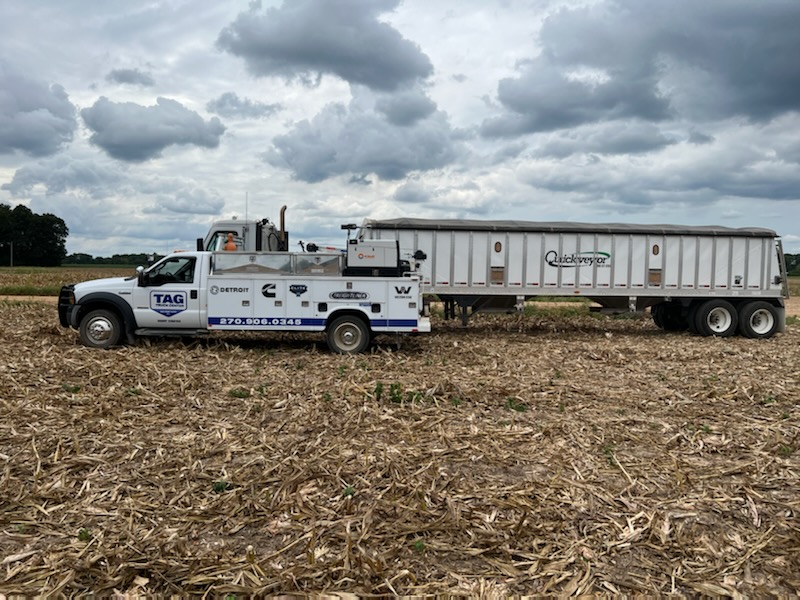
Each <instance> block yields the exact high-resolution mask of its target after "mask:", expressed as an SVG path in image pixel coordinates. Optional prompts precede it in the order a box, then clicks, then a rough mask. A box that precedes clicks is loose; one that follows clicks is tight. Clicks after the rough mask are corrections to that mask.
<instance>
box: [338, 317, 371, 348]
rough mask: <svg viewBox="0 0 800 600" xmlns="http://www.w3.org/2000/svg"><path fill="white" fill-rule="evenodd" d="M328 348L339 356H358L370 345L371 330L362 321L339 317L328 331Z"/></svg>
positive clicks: (355, 318)
mask: <svg viewBox="0 0 800 600" xmlns="http://www.w3.org/2000/svg"><path fill="white" fill-rule="evenodd" d="M327 337H328V348H330V349H331V351H332V352H337V353H339V354H358V353H359V352H363V351H364V350H365V349H366V348H367V346H368V345H369V337H370V335H369V328H368V327H367V325H366V323H364V321H363V320H362V319H359V318H358V317H352V316H344V317H338V318H336V319H334V320H333V322H331V324H330V325H329V326H328V330H327Z"/></svg>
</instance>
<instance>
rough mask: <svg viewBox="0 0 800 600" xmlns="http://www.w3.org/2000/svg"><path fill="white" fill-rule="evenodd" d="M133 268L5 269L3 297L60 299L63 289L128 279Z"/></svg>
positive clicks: (0, 283)
mask: <svg viewBox="0 0 800 600" xmlns="http://www.w3.org/2000/svg"><path fill="white" fill-rule="evenodd" d="M133 273H134V267H131V266H119V265H111V266H100V265H91V266H86V267H79V266H70V267H1V268H0V295H3V296H58V292H59V290H60V289H61V286H63V285H67V284H70V283H78V282H79V281H87V280H89V279H102V278H103V277H127V276H129V275H131V274H133Z"/></svg>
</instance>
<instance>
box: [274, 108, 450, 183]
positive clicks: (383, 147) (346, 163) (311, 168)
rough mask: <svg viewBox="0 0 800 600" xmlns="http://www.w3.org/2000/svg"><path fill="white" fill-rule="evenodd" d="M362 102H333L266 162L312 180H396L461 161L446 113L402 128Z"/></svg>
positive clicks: (283, 138) (298, 126)
mask: <svg viewBox="0 0 800 600" xmlns="http://www.w3.org/2000/svg"><path fill="white" fill-rule="evenodd" d="M361 100H363V99H359V98H355V99H354V100H353V101H352V102H351V103H350V105H349V106H345V105H343V104H338V103H336V104H329V105H328V106H326V107H325V108H324V109H323V110H322V111H321V112H320V113H319V114H318V115H316V116H315V117H314V118H313V119H311V120H310V121H309V120H304V121H301V122H299V123H295V125H294V126H293V128H292V129H291V131H289V133H287V134H285V135H280V136H277V137H276V138H274V140H273V146H274V147H273V149H272V150H271V151H269V152H267V153H266V154H265V156H264V158H265V159H266V160H267V161H268V162H270V163H271V164H273V165H275V166H283V167H288V168H290V169H291V170H292V171H293V173H294V177H295V178H297V179H300V180H303V181H307V182H318V181H322V180H324V179H327V178H329V177H334V176H336V175H342V174H347V173H355V174H369V173H375V174H376V175H377V176H378V177H380V178H382V179H388V180H395V179H401V178H403V177H405V176H406V175H407V174H408V173H410V172H412V171H426V170H430V169H435V168H439V167H443V166H445V165H447V164H449V163H450V162H451V161H453V160H454V159H455V157H456V154H457V145H456V142H455V141H454V135H453V131H452V129H451V128H450V125H449V123H448V122H447V118H446V116H445V115H444V113H441V112H435V113H433V114H431V115H430V116H428V117H427V118H425V119H421V120H418V121H417V122H416V123H414V124H413V125H408V126H406V127H397V126H395V125H393V124H391V123H389V122H387V120H386V119H385V118H384V116H383V114H381V113H377V112H375V110H373V109H372V108H371V106H370V105H369V102H363V101H361Z"/></svg>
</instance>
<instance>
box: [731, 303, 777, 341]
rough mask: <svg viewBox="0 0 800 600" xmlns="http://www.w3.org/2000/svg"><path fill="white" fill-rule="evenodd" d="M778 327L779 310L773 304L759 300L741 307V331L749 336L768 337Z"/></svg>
mask: <svg viewBox="0 0 800 600" xmlns="http://www.w3.org/2000/svg"><path fill="white" fill-rule="evenodd" d="M777 329H778V311H777V310H776V309H775V307H774V306H773V305H772V304H769V303H768V302H764V301H762V300H757V301H755V302H747V303H745V304H743V305H742V306H741V307H740V308H739V332H740V333H741V334H742V335H743V336H745V337H749V338H768V337H770V336H771V335H772V334H774V333H775V331H776V330H777Z"/></svg>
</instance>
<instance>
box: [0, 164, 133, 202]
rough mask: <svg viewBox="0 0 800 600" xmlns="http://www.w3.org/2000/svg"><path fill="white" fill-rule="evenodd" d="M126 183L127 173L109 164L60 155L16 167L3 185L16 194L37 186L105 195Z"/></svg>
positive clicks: (46, 190)
mask: <svg viewBox="0 0 800 600" xmlns="http://www.w3.org/2000/svg"><path fill="white" fill-rule="evenodd" d="M126 185H127V177H126V176H125V174H123V173H121V172H119V171H117V170H116V169H113V168H112V169H110V168H109V167H108V165H104V164H101V163H99V162H97V161H86V160H76V159H74V158H67V157H63V156H57V157H54V158H52V159H50V160H45V161H39V162H35V163H30V164H27V165H25V166H24V167H21V168H19V169H17V170H16V172H15V173H14V177H13V178H12V179H11V181H10V182H8V183H5V184H3V185H2V186H0V189H3V190H6V191H8V192H10V193H11V195H12V196H13V197H15V198H24V197H29V196H31V195H32V194H33V193H34V189H35V188H37V187H39V188H40V189H42V190H43V191H44V193H45V194H46V195H48V196H49V195H54V194H65V193H68V192H73V191H77V192H78V193H80V194H81V195H87V196H90V197H92V198H104V197H107V196H109V195H113V194H115V193H121V192H123V191H124V188H125V186H126Z"/></svg>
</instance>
